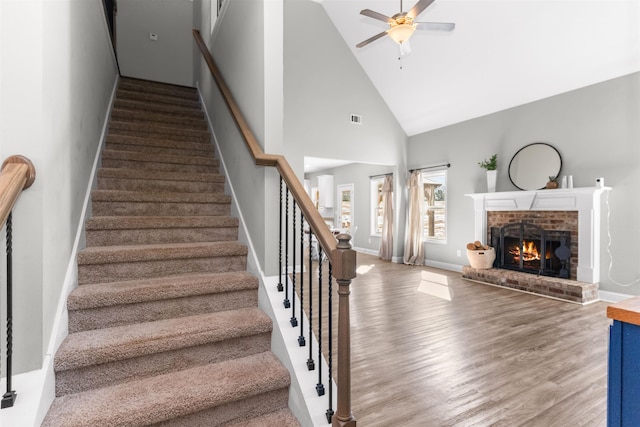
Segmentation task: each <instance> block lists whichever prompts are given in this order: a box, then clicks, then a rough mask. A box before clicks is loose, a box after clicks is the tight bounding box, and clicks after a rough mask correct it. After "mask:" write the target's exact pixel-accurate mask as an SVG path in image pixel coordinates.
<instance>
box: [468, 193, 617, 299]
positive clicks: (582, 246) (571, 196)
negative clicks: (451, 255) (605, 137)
mask: <svg viewBox="0 0 640 427" xmlns="http://www.w3.org/2000/svg"><path fill="white" fill-rule="evenodd" d="M608 190H609V188H606V187H605V188H572V189H555V190H536V191H510V192H499V193H479V194H467V196H468V197H471V198H472V199H473V201H474V217H475V227H474V230H475V235H474V239H475V240H480V241H481V242H482V243H489V244H491V234H490V233H491V228H492V227H503V226H504V225H508V224H517V223H526V224H533V225H534V226H536V227H540V228H541V229H545V230H558V231H560V230H562V231H567V232H568V233H567V234H568V235H569V236H570V243H569V244H568V247H569V250H570V254H569V257H570V258H569V259H570V262H569V263H568V265H569V266H570V267H569V277H568V278H566V279H565V278H558V277H542V276H540V275H539V274H530V272H520V271H510V270H502V269H495V268H494V269H490V270H475V269H472V268H471V267H469V266H465V267H464V268H463V276H464V277H467V278H470V279H474V280H479V281H483V282H488V283H491V284H496V285H499V286H506V287H509V288H515V289H519V290H524V291H527V292H533V293H538V294H543V295H547V296H553V297H556V298H561V299H566V300H570V301H574V302H579V303H587V302H591V301H595V300H597V289H598V282H599V281H600V199H601V195H602V193H603V192H604V191H608ZM534 273H535V272H534Z"/></svg>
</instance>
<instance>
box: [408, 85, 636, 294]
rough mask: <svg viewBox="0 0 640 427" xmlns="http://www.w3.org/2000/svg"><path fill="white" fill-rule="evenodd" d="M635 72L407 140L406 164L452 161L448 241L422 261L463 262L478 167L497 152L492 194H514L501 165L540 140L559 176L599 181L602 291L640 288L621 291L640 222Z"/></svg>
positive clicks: (582, 182) (480, 180) (589, 183)
mask: <svg viewBox="0 0 640 427" xmlns="http://www.w3.org/2000/svg"><path fill="white" fill-rule="evenodd" d="M639 117H640V74H638V73H636V74H632V75H629V76H625V77H621V78H618V79H614V80H610V81H607V82H603V83H599V84H596V85H593V86H589V87H586V88H583V89H579V90H576V91H572V92H568V93H565V94H561V95H558V96H554V97H551V98H547V99H544V100H541V101H537V102H533V103H530V104H526V105H523V106H519V107H516V108H511V109H509V110H505V111H502V112H498V113H495V114H491V115H488V116H485V117H481V118H478V119H474V120H469V121H466V122H463V123H459V124H456V125H453V126H449V127H445V128H442V129H438V130H435V131H432V132H427V133H424V134H421V135H416V136H414V137H411V138H410V139H409V146H408V152H409V158H410V159H412V162H411V163H410V164H409V167H413V166H420V165H421V164H422V163H436V162H437V163H440V162H451V164H452V166H451V168H450V170H449V185H448V192H449V193H448V210H449V217H448V221H449V222H448V243H447V244H446V245H440V244H429V243H427V244H426V257H427V259H429V260H436V261H441V262H447V263H452V264H465V263H466V259H465V258H459V257H457V256H456V250H458V249H460V250H462V254H463V256H464V254H465V251H464V249H465V245H466V243H467V242H468V241H470V240H472V239H473V230H474V228H473V204H472V201H471V199H470V198H468V197H465V196H464V194H466V193H478V192H485V191H486V179H485V175H484V170H482V169H480V167H478V162H479V161H481V160H483V159H485V158H488V157H489V156H490V155H491V154H493V153H498V183H497V191H510V190H516V188H515V187H514V186H513V184H511V182H510V180H509V177H508V173H507V168H508V165H509V160H510V159H511V157H512V156H513V155H514V154H515V153H516V151H517V150H518V149H520V148H521V147H522V146H524V145H526V144H529V143H531V142H538V141H540V142H547V143H549V144H551V145H553V146H554V147H556V148H557V149H558V150H559V151H560V154H561V155H562V160H563V167H562V172H561V174H562V175H573V177H574V178H573V179H574V186H575V187H593V186H594V180H595V178H596V177H604V178H605V184H606V185H607V186H610V187H613V190H612V191H611V192H610V194H609V205H610V212H611V221H610V231H611V238H612V243H613V245H612V247H611V251H612V254H613V270H612V275H611V278H609V277H608V274H607V270H608V268H609V261H610V257H609V255H608V253H607V251H606V247H607V244H608V243H609V239H608V236H607V223H606V213H607V206H606V204H605V203H604V202H605V198H603V205H602V206H603V217H604V219H603V229H602V235H601V245H602V248H601V289H603V290H607V291H612V292H619V293H628V294H638V293H640V285H638V284H636V285H634V286H631V287H623V286H619V285H617V284H615V283H614V280H615V281H617V282H621V283H628V282H633V281H634V279H635V278H636V277H638V274H639V267H638V259H640V246H638V244H637V242H638V241H639V240H640V225H639V224H638V221H637V219H636V218H637V212H639V209H640V198H639V197H638V195H639V194H640V143H639V141H640V119H639Z"/></svg>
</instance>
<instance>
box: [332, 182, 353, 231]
mask: <svg viewBox="0 0 640 427" xmlns="http://www.w3.org/2000/svg"><path fill="white" fill-rule="evenodd" d="M337 189H338V191H337V194H338V199H337V203H336V207H337V217H338V218H337V221H336V228H339V229H340V231H341V232H343V233H348V234H351V235H353V232H354V230H355V228H354V226H353V212H354V204H353V184H340V185H338V186H337Z"/></svg>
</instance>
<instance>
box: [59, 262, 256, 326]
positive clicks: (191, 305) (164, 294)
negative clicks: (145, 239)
mask: <svg viewBox="0 0 640 427" xmlns="http://www.w3.org/2000/svg"><path fill="white" fill-rule="evenodd" d="M257 290H258V279H257V278H256V277H254V276H252V275H250V274H248V273H247V272H244V271H234V272H229V273H202V274H187V275H184V276H172V277H160V278H153V279H142V280H130V281H120V282H110V283H99V284H83V285H82V286H78V287H76V288H75V289H74V290H73V291H72V292H71V293H70V294H69V297H68V300H67V308H68V310H69V332H70V333H74V332H81V331H87V330H92V329H100V328H108V327H113V326H122V325H129V324H133V323H135V322H151V321H154V320H161V319H170V318H173V317H184V316H192V315H195V314H204V313H214V312H218V311H224V310H229V308H230V307H233V308H234V309H238V308H248V307H257V305H258V292H257Z"/></svg>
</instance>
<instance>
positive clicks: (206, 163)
mask: <svg viewBox="0 0 640 427" xmlns="http://www.w3.org/2000/svg"><path fill="white" fill-rule="evenodd" d="M219 165H220V162H219V161H218V159H216V158H214V157H213V156H207V157H197V156H173V155H170V154H155V155H153V156H150V155H149V154H147V153H143V152H137V151H116V150H104V151H103V152H102V166H103V167H105V168H130V169H153V170H160V171H167V172H195V173H217V172H218V167H219Z"/></svg>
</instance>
